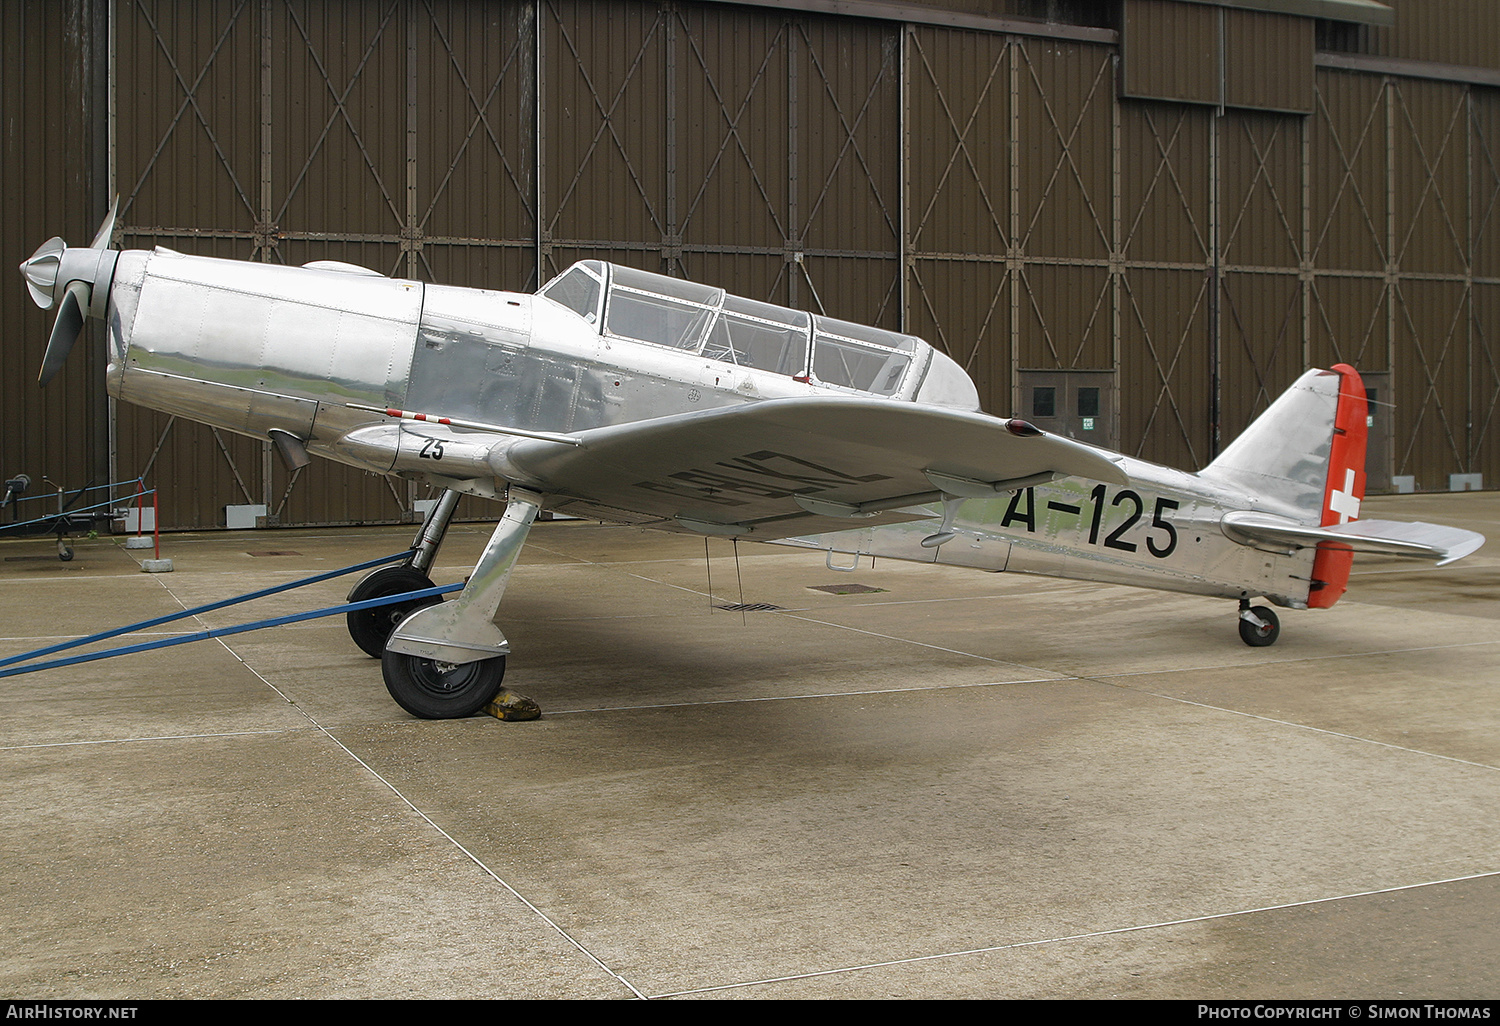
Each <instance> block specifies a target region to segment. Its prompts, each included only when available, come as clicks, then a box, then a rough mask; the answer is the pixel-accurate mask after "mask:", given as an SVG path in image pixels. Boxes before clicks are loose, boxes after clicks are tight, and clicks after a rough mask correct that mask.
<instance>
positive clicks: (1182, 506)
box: [107, 250, 1326, 606]
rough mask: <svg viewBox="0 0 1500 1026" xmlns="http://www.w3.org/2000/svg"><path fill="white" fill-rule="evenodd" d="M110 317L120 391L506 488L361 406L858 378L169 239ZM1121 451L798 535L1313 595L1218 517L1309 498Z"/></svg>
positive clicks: (1303, 556)
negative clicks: (920, 516) (193, 253)
mask: <svg viewBox="0 0 1500 1026" xmlns="http://www.w3.org/2000/svg"><path fill="white" fill-rule="evenodd" d="M107 324H108V338H109V370H108V386H109V391H110V393H111V394H112V395H114V396H116V397H118V398H120V399H123V400H125V401H128V402H132V403H136V404H139V405H142V406H146V407H149V408H152V409H156V410H161V411H164V412H167V413H171V414H175V415H178V416H182V417H186V418H188V419H191V420H194V421H198V422H201V423H205V424H209V425H213V426H215V427H218V428H222V429H226V430H229V431H233V432H238V433H241V434H245V435H249V436H252V437H256V438H260V439H266V438H267V437H268V433H269V432H272V431H283V432H287V433H289V434H291V435H293V436H295V437H296V438H298V439H300V440H302V441H303V443H304V444H305V446H306V449H307V450H308V452H310V453H311V454H313V455H318V456H322V457H325V458H328V459H332V460H335V461H338V462H340V463H345V464H348V465H352V466H356V467H361V468H364V469H367V470H371V471H375V472H379V473H385V474H398V475H401V476H403V477H408V478H415V479H418V480H425V481H428V482H431V483H433V484H437V485H440V486H443V487H451V488H459V489H461V490H463V491H467V492H471V493H473V494H478V495H483V496H487V497H492V498H498V497H501V496H503V494H504V490H505V487H506V485H507V483H514V484H520V485H522V486H524V487H533V485H532V484H530V483H528V482H525V481H508V479H507V478H506V475H505V473H504V463H503V459H500V458H499V457H497V454H496V448H495V443H494V436H493V435H485V434H483V433H475V432H470V431H465V430H463V429H461V428H453V427H446V426H442V425H437V424H425V423H424V424H417V423H412V422H410V421H392V420H391V419H389V418H387V417H383V416H381V415H379V414H377V413H372V412H370V411H368V410H361V409H358V408H357V407H360V406H365V407H379V408H392V409H401V410H408V411H413V410H414V411H422V412H425V413H430V414H435V415H441V416H444V417H449V418H454V419H466V420H470V421H477V422H482V423H485V424H495V425H505V426H509V427H513V428H519V429H525V430H532V431H543V432H559V433H568V432H577V431H582V430H586V429H589V428H596V427H603V426H609V425H616V424H624V423H632V422H636V421H643V420H649V419H652V418H658V417H665V416H670V415H674V414H680V413H684V412H690V411H694V410H700V409H710V408H714V407H723V406H728V405H734V404H741V403H748V402H756V401H759V400H763V399H775V398H782V397H790V396H805V395H809V394H838V393H840V392H848V391H850V389H848V388H844V389H840V388H838V387H836V386H833V385H827V384H821V383H819V381H818V380H816V375H815V374H813V373H811V372H812V370H813V368H812V366H811V358H809V365H808V366H807V367H805V368H801V369H804V370H806V371H808V373H803V374H796V373H786V372H785V371H784V370H783V371H780V372H777V371H771V370H766V369H757V368H755V367H753V366H745V365H741V364H739V363H736V362H733V361H726V360H723V359H714V358H711V357H710V356H707V355H704V354H705V352H706V348H705V349H702V350H701V351H698V352H691V351H684V350H680V349H674V348H672V347H669V346H661V345H652V344H649V343H646V342H641V341H636V340H632V339H627V338H619V337H614V336H612V335H611V334H610V332H609V331H607V330H601V327H600V326H599V324H597V323H591V322H590V321H589V320H587V319H586V318H584V317H581V316H579V314H577V313H575V312H574V311H573V310H570V309H567V308H565V307H564V306H562V305H559V304H558V303H555V302H552V301H551V300H549V299H546V298H542V297H540V296H533V295H529V294H524V293H510V292H498V291H488V290H478V289H463V288H453V287H444V286H435V285H426V284H423V283H421V282H416V281H406V280H400V279H391V278H387V277H384V276H381V275H377V274H373V273H355V272H352V271H349V270H320V269H313V268H289V267H282V266H278V265H271V264H260V263H245V262H240V261H229V260H216V259H208V258H200V257H190V256H184V255H182V254H177V253H173V252H171V251H168V250H157V251H155V252H152V253H146V252H140V251H127V252H124V253H121V254H120V256H119V259H118V263H117V265H116V268H115V273H114V279H113V284H112V287H111V290H110V298H109V309H108V314H107ZM903 359H907V357H903ZM908 364H909V366H907V368H906V370H905V372H904V374H905V376H904V377H902V378H901V380H900V385H899V387H896V386H893V389H892V391H890V392H888V393H883V394H885V395H886V397H887V398H889V399H890V400H891V401H893V402H901V401H913V400H916V401H924V402H938V403H948V404H951V405H964V404H966V403H969V402H970V397H971V396H973V395H974V392H973V386H972V383H970V382H969V381H968V379H967V377H966V376H965V375H964V374H963V372H962V371H961V370H960V369H959V368H958V367H957V366H956V365H955V364H953V362H952V361H951V360H949V359H948V358H947V357H945V356H943V355H942V354H940V353H936V352H935V351H932V350H931V349H930V347H926V346H925V344H920V346H919V348H913V349H912V350H911V355H910V358H909V359H908ZM960 379H961V381H960ZM865 394H869V393H865ZM434 440H438V441H440V442H441V443H442V444H441V445H439V446H435V445H434ZM1322 444H1324V445H1325V447H1326V441H1325V442H1323V443H1322ZM434 452H436V453H437V454H438V455H437V456H434ZM1116 459H1117V461H1120V462H1121V465H1122V466H1123V467H1124V469H1125V470H1126V472H1127V473H1128V475H1129V477H1130V479H1131V483H1130V485H1129V486H1128V487H1119V486H1115V485H1108V486H1106V485H1104V484H1100V483H1097V482H1093V481H1083V480H1079V479H1075V478H1067V479H1063V480H1060V481H1056V482H1054V483H1052V484H1048V485H1042V486H1037V487H1034V488H1027V489H1023V490H1021V491H1019V492H1016V493H1013V494H1010V493H1006V494H1001V495H999V496H997V497H995V498H971V499H968V500H966V501H965V502H964V503H963V505H962V506H961V507H960V509H959V511H958V513H957V515H956V517H955V518H954V519H953V521H952V523H951V527H952V528H953V529H954V530H955V532H956V535H955V537H954V538H953V539H952V540H950V541H948V542H947V543H945V544H943V545H942V546H940V547H938V548H923V547H922V546H921V545H920V541H921V539H922V538H924V537H926V536H929V535H931V534H932V533H933V531H934V529H935V524H934V523H933V522H932V521H930V520H923V521H918V522H913V523H908V524H900V525H895V526H882V527H876V528H868V529H864V530H860V529H858V528H855V529H853V530H844V531H830V532H827V533H821V534H812V533H811V532H809V534H808V535H807V536H805V537H803V538H800V539H794V540H792V542H791V543H792V544H802V545H807V546H810V547H816V548H821V549H825V550H829V551H831V552H843V553H852V552H860V553H870V554H874V555H878V556H886V557H892V558H900V559H913V560H917V561H921V562H938V563H943V564H951V565H960V566H972V567H979V568H982V569H987V570H1010V571H1021V572H1030V573H1041V574H1047V575H1052V576H1061V577H1077V578H1085V579H1089V580H1101V581H1109V582H1116V583H1121V584H1135V585H1143V586H1147V587H1154V588H1161V589H1167V590H1173V591H1183V592H1192V593H1198V594H1206V595H1222V596H1228V597H1237V596H1240V595H1243V594H1261V595H1265V596H1266V597H1268V598H1270V599H1271V600H1272V601H1275V602H1278V603H1281V604H1283V605H1288V606H1303V605H1305V603H1306V598H1307V586H1308V579H1309V577H1310V572H1311V566H1312V558H1313V557H1312V553H1311V550H1307V549H1304V550H1301V552H1300V553H1299V554H1293V555H1289V554H1286V553H1285V552H1272V551H1261V550H1259V549H1256V548H1253V547H1250V546H1248V545H1244V544H1238V543H1236V542H1234V541H1231V540H1230V539H1229V538H1228V537H1226V535H1225V534H1224V533H1223V531H1222V530H1221V528H1220V521H1221V518H1222V517H1223V515H1224V514H1225V513H1227V512H1230V511H1234V510H1246V509H1261V510H1266V511H1268V512H1275V513H1284V514H1286V515H1292V516H1302V515H1305V514H1306V512H1307V511H1306V510H1303V509H1297V508H1278V507H1277V506H1274V505H1267V503H1266V502H1265V501H1264V500H1262V499H1259V498H1257V496H1256V494H1255V491H1254V489H1253V488H1251V487H1248V486H1246V485H1244V484H1243V483H1236V482H1232V481H1231V482H1225V481H1222V480H1210V479H1207V478H1205V477H1203V476H1200V475H1196V474H1188V473H1184V472H1181V471H1176V470H1172V469H1169V468H1165V467H1160V466H1156V465H1153V464H1149V463H1145V462H1144V461H1140V460H1134V459H1129V458H1126V457H1116ZM941 512H942V511H941V509H939V508H938V507H933V508H932V515H933V516H934V517H937V516H940V515H941ZM813 525H818V526H823V527H834V526H842V523H841V522H839V521H833V520H828V519H819V520H810V521H809V527H813ZM851 526H852V525H851Z"/></svg>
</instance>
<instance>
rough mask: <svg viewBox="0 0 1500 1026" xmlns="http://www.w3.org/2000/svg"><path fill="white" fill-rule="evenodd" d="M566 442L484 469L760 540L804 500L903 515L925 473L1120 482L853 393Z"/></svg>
mask: <svg viewBox="0 0 1500 1026" xmlns="http://www.w3.org/2000/svg"><path fill="white" fill-rule="evenodd" d="M574 438H576V439H577V440H578V441H580V442H581V443H582V444H581V445H578V446H576V447H575V446H563V445H560V444H556V443H552V442H548V441H543V440H533V439H517V440H515V441H513V442H510V443H508V444H506V445H504V446H503V447H500V446H497V448H496V451H495V454H494V456H493V457H492V459H491V465H492V466H494V467H495V469H496V470H497V471H498V472H499V473H500V475H501V476H502V477H505V478H507V479H508V480H512V481H515V482H517V483H520V484H523V485H525V486H526V487H528V488H535V489H538V490H540V491H544V492H547V493H549V494H553V495H558V496H561V497H570V498H574V499H579V500H585V501H587V502H590V503H596V504H600V505H604V506H608V507H612V508H614V509H619V510H627V511H630V512H631V513H634V514H638V515H647V516H654V517H656V518H659V520H661V521H663V522H668V521H671V522H675V523H676V524H679V525H682V526H684V527H686V528H687V529H690V530H698V531H704V530H708V531H711V532H714V531H715V529H717V528H724V529H727V531H726V533H734V534H737V535H747V536H749V537H752V538H758V539H765V538H776V537H784V536H787V535H793V534H799V533H803V532H804V531H805V530H806V518H807V517H810V516H816V515H820V514H817V513H814V512H811V511H810V509H809V507H811V508H812V509H817V508H819V507H820V506H821V507H822V508H823V509H825V510H839V509H844V508H852V509H858V510H860V511H862V512H864V513H866V514H868V513H871V512H876V511H879V512H877V513H876V515H875V516H874V517H872V518H871V519H869V520H865V521H863V522H862V524H861V526H865V525H866V524H874V523H883V522H895V521H899V520H906V519H911V517H910V516H909V515H905V514H901V513H899V512H896V511H894V510H888V509H887V506H888V504H889V503H891V502H893V501H896V500H900V501H901V502H902V504H913V503H915V502H917V501H923V500H930V499H931V498H934V497H936V496H937V495H938V494H939V493H937V492H935V491H934V486H933V480H934V478H933V477H929V476H928V475H929V472H932V473H933V474H935V475H936V478H935V479H937V480H942V479H944V478H952V479H962V480H967V481H971V482H997V483H1000V484H1002V485H1003V484H1004V483H1006V482H1011V481H1015V480H1017V479H1023V478H1028V477H1031V476H1033V475H1039V474H1058V475H1063V476H1073V477H1085V478H1090V479H1095V480H1101V481H1110V482H1114V483H1117V484H1123V483H1126V482H1127V480H1128V479H1127V478H1126V476H1125V474H1124V472H1123V471H1122V470H1121V469H1120V468H1119V467H1118V466H1116V465H1115V464H1114V463H1113V462H1112V461H1110V460H1109V459H1107V458H1106V457H1105V456H1104V455H1103V454H1102V453H1101V452H1100V451H1099V450H1096V449H1094V448H1092V447H1090V446H1087V445H1083V444H1081V443H1079V442H1074V441H1070V440H1068V439H1066V438H1059V437H1057V436H1054V435H1048V434H1045V433H1043V432H1038V431H1037V430H1036V429H1035V428H1032V427H1031V426H1030V425H1028V424H1024V423H1023V422H1019V421H1007V420H1000V419H998V418H995V417H989V416H986V415H984V414H978V413H970V412H966V411H962V410H955V409H951V408H948V407H937V406H926V405H922V404H916V403H905V402H892V401H890V400H882V399H866V398H858V397H847V398H846V397H841V396H840V397H829V396H822V397H809V398H799V399H770V400H765V401H762V402H757V403H747V404H745V405H742V406H735V407H729V408H723V409H715V410H704V411H702V412H698V413H689V414H680V415H676V416H671V417H662V418H657V419H654V420H649V421H639V422H636V423H632V424H621V425H615V426H611V427H603V428H594V429H591V430H587V431H582V432H578V433H577V434H575V435H574ZM799 496H800V497H802V498H801V500H800V501H799V498H798V497H799ZM807 500H813V501H811V502H808V501H807ZM715 533H717V532H715Z"/></svg>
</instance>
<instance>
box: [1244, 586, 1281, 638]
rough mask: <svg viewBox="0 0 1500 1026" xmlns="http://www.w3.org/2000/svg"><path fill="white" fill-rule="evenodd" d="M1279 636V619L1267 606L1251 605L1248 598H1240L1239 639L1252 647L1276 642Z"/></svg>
mask: <svg viewBox="0 0 1500 1026" xmlns="http://www.w3.org/2000/svg"><path fill="white" fill-rule="evenodd" d="M1279 637H1281V621H1280V620H1278V619H1277V618H1276V614H1275V613H1274V612H1272V611H1271V609H1270V607H1268V606H1253V607H1252V606H1251V605H1250V600H1249V599H1248V598H1242V599H1240V640H1241V641H1243V642H1244V643H1245V644H1247V645H1249V646H1251V647H1252V648H1264V647H1265V646H1266V645H1274V644H1276V639H1277V638H1279Z"/></svg>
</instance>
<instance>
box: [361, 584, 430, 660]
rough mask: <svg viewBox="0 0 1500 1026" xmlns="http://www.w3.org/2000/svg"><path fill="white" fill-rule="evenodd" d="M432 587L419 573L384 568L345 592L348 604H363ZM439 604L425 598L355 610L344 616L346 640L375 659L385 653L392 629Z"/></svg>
mask: <svg viewBox="0 0 1500 1026" xmlns="http://www.w3.org/2000/svg"><path fill="white" fill-rule="evenodd" d="M432 586H433V585H432V579H431V578H429V577H428V576H427V575H426V574H424V573H422V572H421V571H419V570H413V569H412V568H411V567H409V566H388V567H383V568H382V569H380V570H376V571H375V572H374V573H373V574H371V575H370V576H368V577H366V578H365V579H364V580H362V581H360V582H359V583H358V584H356V585H355V586H354V589H353V590H352V591H350V592H349V601H350V602H363V601H364V600H365V599H372V598H385V597H386V596H387V595H400V594H402V593H403V592H408V591H421V590H422V589H424V588H431V587H432ZM440 601H442V600H441V599H439V598H438V597H437V596H436V595H434V596H431V597H429V598H424V599H412V600H411V601H408V602H395V603H392V604H391V605H388V606H375V607H374V608H373V609H356V610H355V611H354V612H352V613H345V614H344V617H345V620H346V621H347V622H348V624H349V637H351V638H353V639H354V643H355V644H356V645H358V646H359V648H360V651H362V652H364V653H365V654H366V655H368V656H371V657H373V658H375V659H379V658H380V657H381V654H382V653H383V652H385V643H386V642H387V641H389V640H391V632H392V631H394V630H395V629H396V625H397V624H398V623H400V622H401V621H402V620H405V619H406V618H407V617H408V616H410V615H411V614H412V613H414V612H416V611H417V610H418V609H421V608H422V607H423V606H431V605H436V604H437V603H438V602H440Z"/></svg>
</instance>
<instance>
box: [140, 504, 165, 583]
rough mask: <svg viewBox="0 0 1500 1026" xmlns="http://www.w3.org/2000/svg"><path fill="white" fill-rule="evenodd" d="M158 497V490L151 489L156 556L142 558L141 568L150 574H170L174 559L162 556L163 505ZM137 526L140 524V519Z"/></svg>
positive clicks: (152, 530)
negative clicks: (158, 500) (153, 557)
mask: <svg viewBox="0 0 1500 1026" xmlns="http://www.w3.org/2000/svg"><path fill="white" fill-rule="evenodd" d="M157 497H158V493H157V490H156V489H155V488H153V489H151V537H152V539H153V541H154V542H155V545H156V558H155V559H143V560H141V570H142V572H144V573H148V574H169V573H171V572H172V561H171V560H170V559H162V558H161V505H160V503H158V502H157ZM136 526H137V527H139V526H140V523H139V521H137V523H136Z"/></svg>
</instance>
